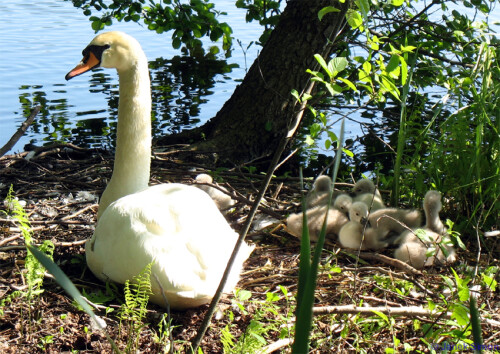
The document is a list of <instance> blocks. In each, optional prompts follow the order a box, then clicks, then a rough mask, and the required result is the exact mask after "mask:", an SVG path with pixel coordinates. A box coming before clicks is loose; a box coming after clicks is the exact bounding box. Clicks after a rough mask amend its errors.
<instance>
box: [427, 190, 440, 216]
mask: <svg viewBox="0 0 500 354" xmlns="http://www.w3.org/2000/svg"><path fill="white" fill-rule="evenodd" d="M442 208H443V205H442V204H441V193H440V192H438V191H435V190H430V191H427V193H425V197H424V211H426V212H430V214H432V215H435V214H439V212H440V211H441V209H442Z"/></svg>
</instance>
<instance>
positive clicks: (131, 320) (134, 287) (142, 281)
mask: <svg viewBox="0 0 500 354" xmlns="http://www.w3.org/2000/svg"><path fill="white" fill-rule="evenodd" d="M152 265H153V263H149V264H148V265H147V266H146V267H145V268H144V269H143V270H142V271H141V273H139V274H138V275H136V276H135V277H134V278H133V279H132V281H129V280H127V281H125V284H124V288H123V291H124V294H125V302H124V303H123V305H122V306H121V307H120V310H119V311H118V317H119V319H120V327H121V324H122V322H126V329H127V351H130V350H131V349H132V348H137V346H138V344H139V337H140V333H141V330H142V328H143V327H144V326H145V324H144V319H145V317H146V313H147V309H146V307H147V305H148V301H149V296H150V295H151V294H152V292H151V267H152Z"/></svg>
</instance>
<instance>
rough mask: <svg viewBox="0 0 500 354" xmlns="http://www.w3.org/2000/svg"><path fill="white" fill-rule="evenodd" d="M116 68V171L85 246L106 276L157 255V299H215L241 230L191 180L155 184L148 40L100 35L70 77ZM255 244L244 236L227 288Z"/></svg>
mask: <svg viewBox="0 0 500 354" xmlns="http://www.w3.org/2000/svg"><path fill="white" fill-rule="evenodd" d="M97 67H104V68H116V70H117V72H118V76H119V82H120V100H119V105H118V128H117V140H116V153H115V163H114V168H113V175H112V177H111V180H110V181H109V183H108V185H107V187H106V189H105V191H104V193H103V195H102V198H101V201H100V204H99V212H98V214H97V217H98V222H97V226H96V229H95V232H94V235H93V236H92V238H91V239H90V240H89V241H87V243H86V245H85V253H86V258H87V264H88V266H89V268H90V269H91V270H92V272H93V273H94V274H95V275H96V276H97V277H98V278H99V279H101V280H103V281H106V280H112V281H115V282H117V283H122V284H123V283H124V282H125V281H126V280H127V279H132V277H134V276H135V275H137V274H139V273H140V272H141V270H143V269H144V267H145V266H146V265H147V264H149V263H150V262H154V264H153V267H152V276H151V287H152V291H153V295H151V297H150V300H151V301H152V302H154V303H157V304H159V305H162V306H167V304H166V302H165V299H166V300H167V301H168V305H169V306H170V307H171V308H174V309H185V308H190V307H197V306H200V305H203V304H206V303H208V302H210V300H211V299H212V297H213V295H214V293H215V290H216V289H217V287H218V285H219V282H220V279H221V277H222V274H223V273H224V269H225V267H226V264H227V261H228V259H229V257H230V255H231V253H232V250H233V248H234V245H235V243H236V239H237V234H236V233H235V232H234V231H233V230H232V229H231V227H230V226H229V225H228V224H227V222H226V220H225V219H224V217H223V216H222V214H221V213H220V212H219V210H218V209H217V207H216V205H215V203H214V201H213V200H212V199H211V198H210V197H209V196H208V194H206V193H205V192H203V191H202V190H200V189H198V188H196V187H193V186H187V185H183V184H177V183H172V184H161V185H156V186H152V187H148V182H149V170H150V159H151V116H150V114H151V91H150V90H151V89H150V81H149V71H148V61H147V59H146V56H145V54H144V52H143V51H142V48H141V46H140V44H139V43H138V42H137V41H136V40H135V39H134V38H132V37H130V36H129V35H127V34H125V33H122V32H107V33H103V34H100V35H98V36H97V37H95V38H94V39H93V40H92V42H90V44H89V45H88V46H87V47H86V48H85V49H84V50H83V60H82V61H81V62H80V63H79V64H78V65H77V66H76V67H75V68H74V69H73V70H71V71H70V72H69V73H68V74H67V75H66V80H69V79H71V78H73V77H75V76H77V75H80V74H83V73H85V72H87V71H89V70H91V69H93V68H97ZM252 250H253V247H250V246H249V245H247V244H245V243H243V244H242V247H241V248H240V252H239V255H238V257H237V259H236V261H235V263H234V265H233V268H232V271H231V274H230V277H229V279H228V282H227V285H226V288H225V291H231V290H232V289H233V287H234V286H235V285H236V283H237V282H238V279H239V273H240V271H241V268H242V264H243V262H244V261H245V260H246V259H247V258H248V256H249V255H250V253H251V252H252Z"/></svg>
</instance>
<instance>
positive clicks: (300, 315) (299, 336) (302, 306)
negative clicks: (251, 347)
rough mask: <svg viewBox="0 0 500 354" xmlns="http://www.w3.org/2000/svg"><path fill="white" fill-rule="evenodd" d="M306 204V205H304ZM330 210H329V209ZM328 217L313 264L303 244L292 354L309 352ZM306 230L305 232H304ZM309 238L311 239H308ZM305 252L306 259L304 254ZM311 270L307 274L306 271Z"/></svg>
mask: <svg viewBox="0 0 500 354" xmlns="http://www.w3.org/2000/svg"><path fill="white" fill-rule="evenodd" d="M344 124H345V121H344V119H342V122H341V126H340V137H339V146H338V149H337V154H336V156H335V164H334V169H333V179H332V181H333V184H335V180H336V179H337V173H338V169H339V167H340V160H341V158H342V151H343V141H344ZM332 192H333V190H330V196H329V203H328V207H329V206H330V204H331V199H332ZM303 204H304V203H303ZM327 209H328V208H327ZM303 210H304V223H303V225H304V227H303V231H302V232H303V234H302V235H303V236H304V234H307V236H309V234H308V231H307V222H306V219H307V218H306V217H305V210H306V209H305V205H303ZM327 212H328V211H327ZM327 222H328V220H327V217H325V220H324V222H323V227H322V228H321V232H320V234H319V238H318V242H317V244H316V247H315V249H314V255H313V259H312V262H311V260H310V256H309V257H308V258H305V255H306V252H309V251H306V250H305V249H304V248H307V249H309V248H310V245H309V241H308V242H307V244H305V242H303V241H302V242H301V258H300V265H299V285H298V289H299V290H300V302H299V296H297V310H296V320H295V338H294V342H293V346H292V353H308V352H309V337H310V333H311V327H312V318H313V312H312V309H313V304H314V290H315V289H316V279H317V274H318V265H319V261H320V258H321V251H322V250H323V245H324V243H325V236H326V225H327ZM304 229H305V231H304ZM308 238H309V237H308ZM303 251H304V258H303V257H302V256H303V253H302V252H303ZM307 268H308V269H309V271H308V272H307V273H306V271H305V269H307Z"/></svg>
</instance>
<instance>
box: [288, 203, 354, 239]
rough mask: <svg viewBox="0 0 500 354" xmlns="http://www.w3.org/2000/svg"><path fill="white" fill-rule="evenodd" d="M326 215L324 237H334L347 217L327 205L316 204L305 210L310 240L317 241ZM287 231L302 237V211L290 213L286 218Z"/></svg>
mask: <svg viewBox="0 0 500 354" xmlns="http://www.w3.org/2000/svg"><path fill="white" fill-rule="evenodd" d="M326 215H328V218H327V225H326V237H327V238H329V239H335V238H336V237H337V235H338V234H339V231H340V229H341V228H342V226H343V225H344V224H346V223H347V222H348V221H349V219H348V218H347V216H346V215H345V214H344V213H342V212H340V211H338V210H337V209H333V208H330V209H328V207H327V206H325V205H323V206H317V207H314V208H312V209H308V210H307V211H306V216H307V226H308V228H309V238H310V240H311V241H317V240H318V237H319V233H320V231H321V228H322V227H323V223H324V221H325V216H326ZM286 225H287V231H288V232H289V233H290V234H292V235H294V236H296V237H298V238H301V237H302V225H303V213H296V214H291V215H290V216H289V217H288V218H287V220H286Z"/></svg>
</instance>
